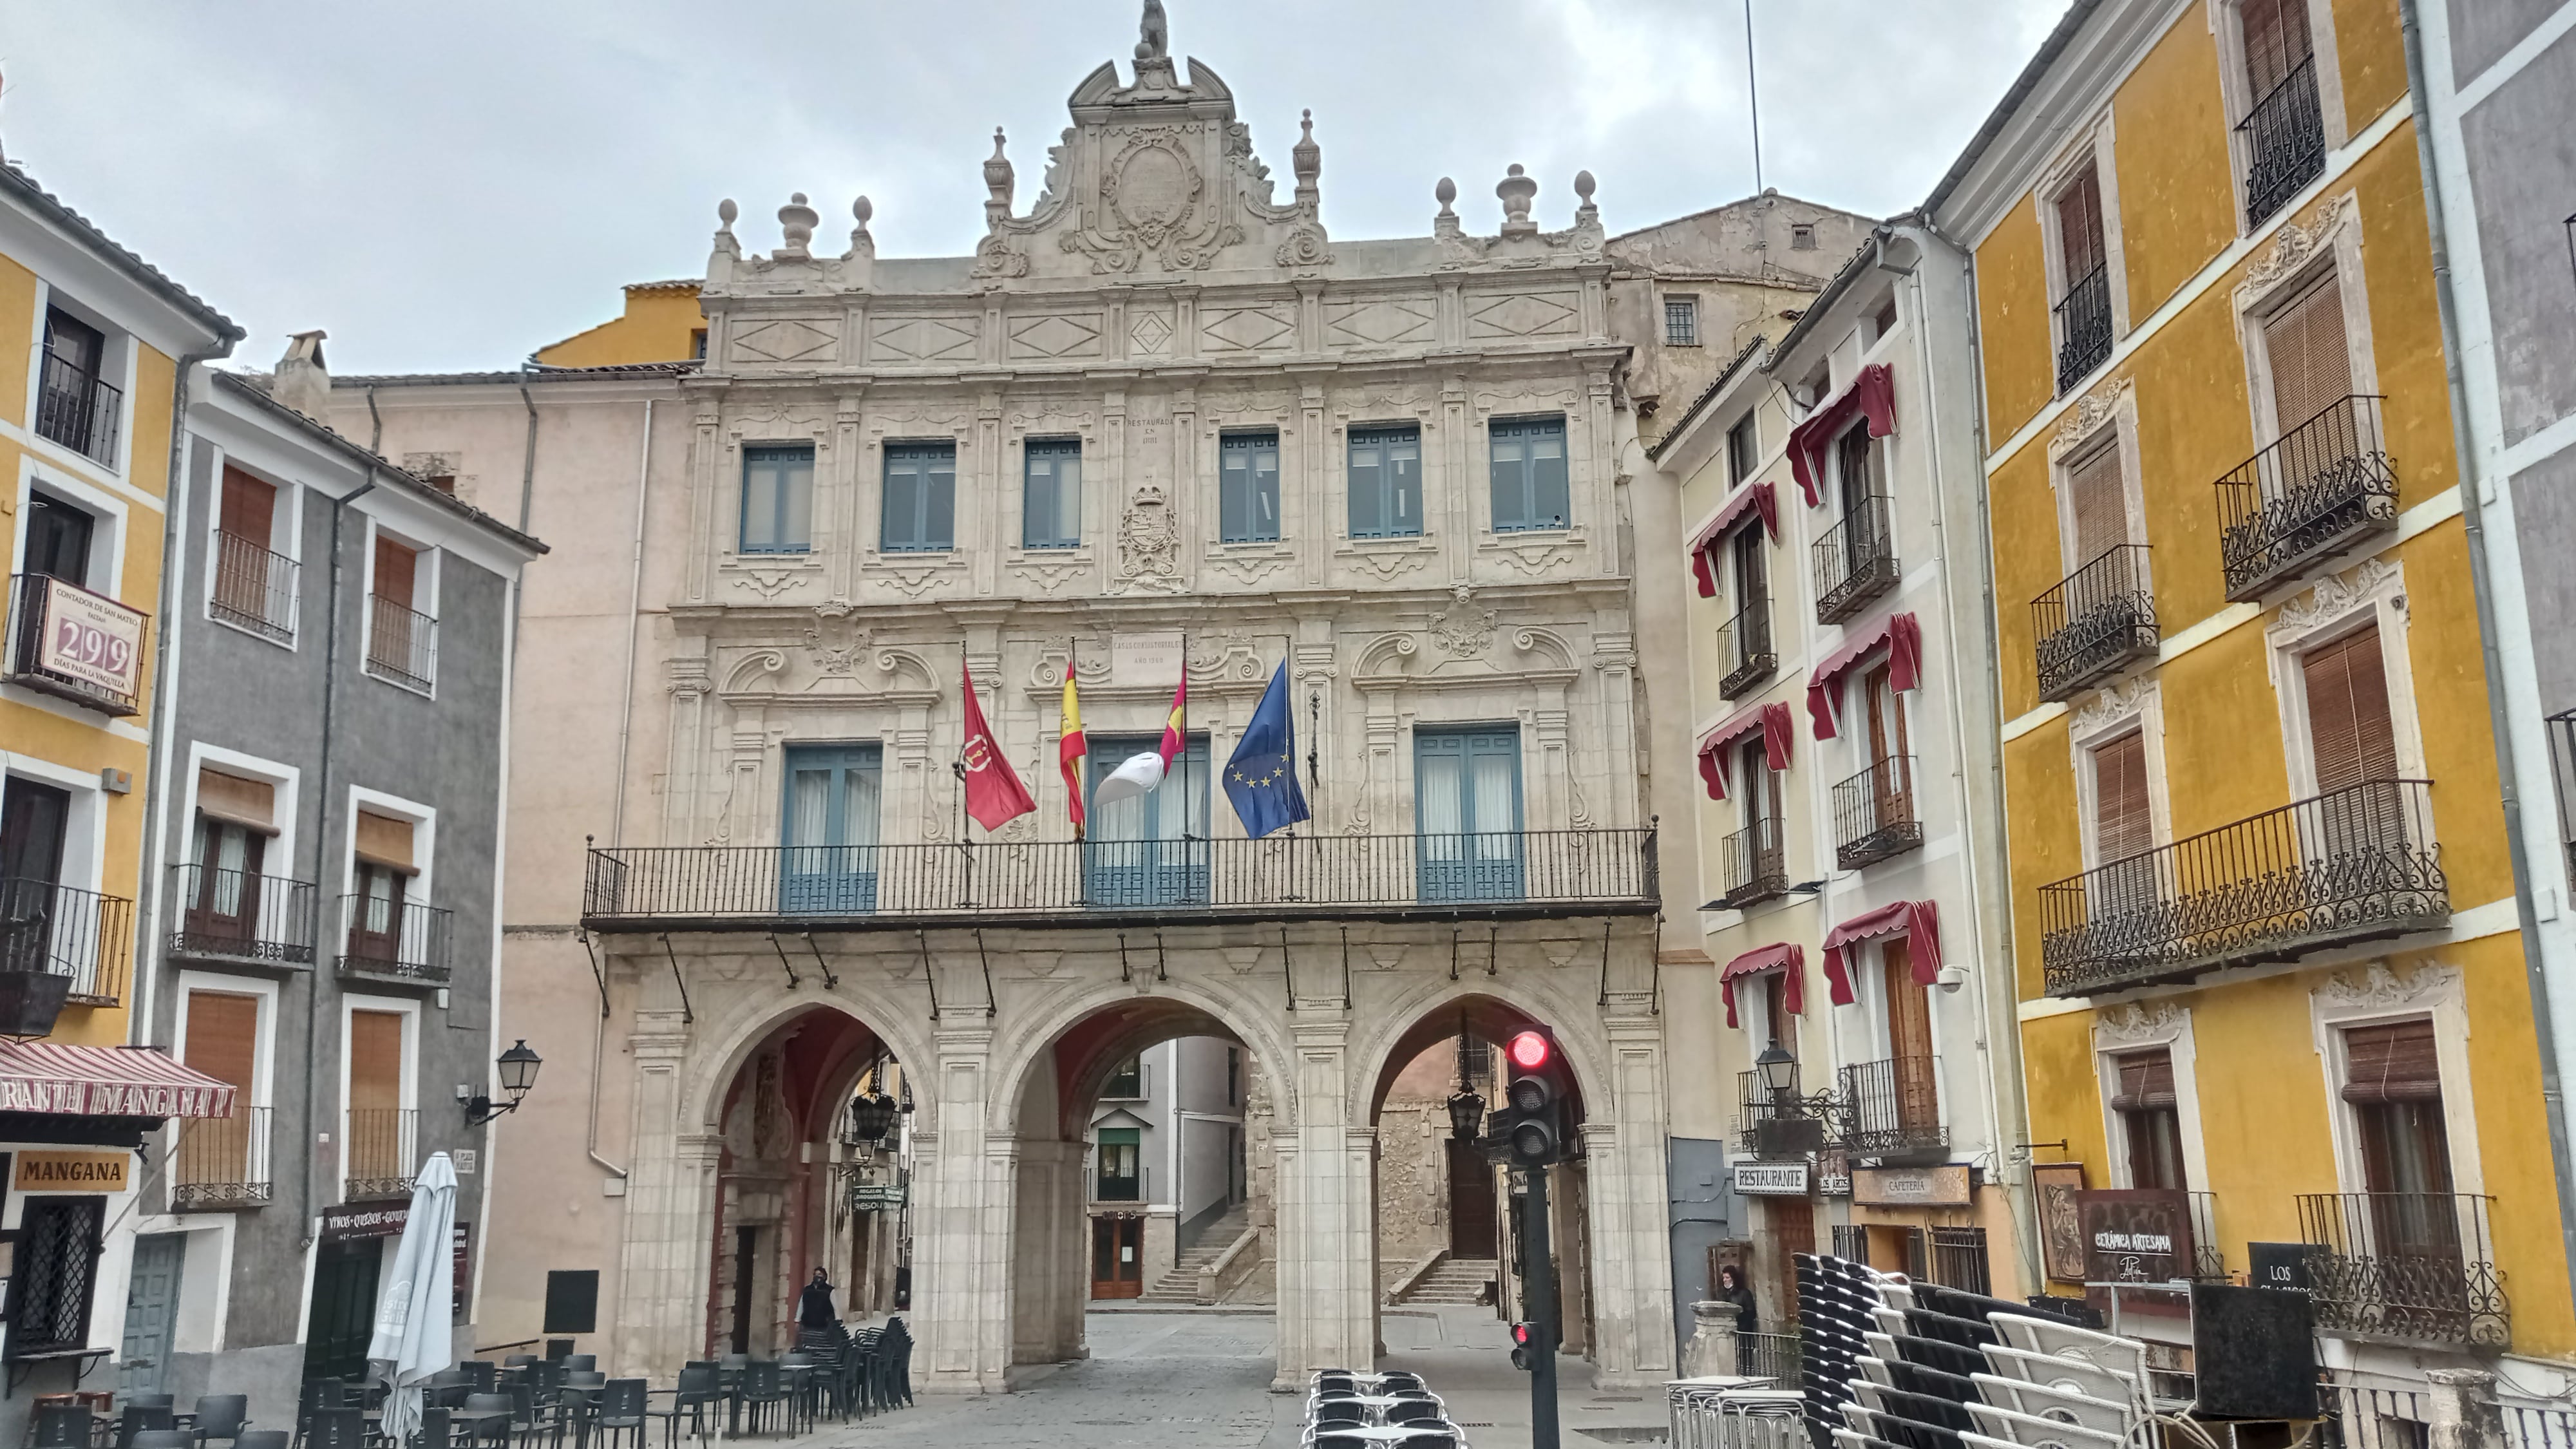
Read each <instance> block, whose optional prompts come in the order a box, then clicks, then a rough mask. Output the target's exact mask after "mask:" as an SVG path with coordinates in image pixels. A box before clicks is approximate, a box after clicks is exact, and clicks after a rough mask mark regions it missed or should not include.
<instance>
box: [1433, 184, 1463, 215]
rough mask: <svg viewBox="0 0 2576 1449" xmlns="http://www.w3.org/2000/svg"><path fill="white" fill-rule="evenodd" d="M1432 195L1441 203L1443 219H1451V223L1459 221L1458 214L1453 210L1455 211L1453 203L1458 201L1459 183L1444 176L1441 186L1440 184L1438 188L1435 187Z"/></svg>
mask: <svg viewBox="0 0 2576 1449" xmlns="http://www.w3.org/2000/svg"><path fill="white" fill-rule="evenodd" d="M1431 194H1432V195H1433V196H1435V197H1437V198H1439V201H1440V215H1441V216H1442V217H1445V218H1447V219H1449V220H1451V221H1455V220H1457V219H1458V213H1457V212H1456V211H1455V210H1453V209H1452V208H1451V203H1453V202H1455V201H1456V200H1457V199H1458V183H1457V182H1455V181H1452V180H1450V179H1449V178H1448V177H1446V176H1443V177H1441V178H1440V184H1439V185H1437V186H1435V187H1433V188H1431Z"/></svg>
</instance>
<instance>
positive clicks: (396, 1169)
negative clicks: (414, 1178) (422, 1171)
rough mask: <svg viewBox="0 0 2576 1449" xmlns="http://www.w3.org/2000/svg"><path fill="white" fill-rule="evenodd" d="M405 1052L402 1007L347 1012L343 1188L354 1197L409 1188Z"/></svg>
mask: <svg viewBox="0 0 2576 1449" xmlns="http://www.w3.org/2000/svg"><path fill="white" fill-rule="evenodd" d="M403 1054H404V1042H403V1017H402V1013H401V1012H398V1011H370V1010H366V1009H363V1008H355V1009H352V1010H351V1011H350V1012H349V1060H348V1063H347V1071H348V1090H347V1101H348V1112H349V1128H348V1156H347V1159H346V1162H347V1174H346V1175H347V1178H348V1186H347V1189H346V1193H347V1196H348V1198H349V1199H350V1200H352V1201H356V1200H359V1199H364V1198H375V1197H389V1196H394V1195H398V1194H401V1193H406V1192H409V1191H410V1190H411V1171H412V1148H413V1145H414V1130H413V1129H414V1121H413V1113H412V1112H411V1111H410V1110H408V1109H406V1108H405V1107H404V1106H403V1083H404V1080H405V1077H404V1062H403Z"/></svg>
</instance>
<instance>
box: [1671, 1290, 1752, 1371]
mask: <svg viewBox="0 0 2576 1449" xmlns="http://www.w3.org/2000/svg"><path fill="white" fill-rule="evenodd" d="M1737 1321H1738V1319H1737V1315H1736V1311H1735V1305H1734V1304H1732V1303H1725V1302H1716V1301H1707V1300H1703V1301H1701V1302H1698V1303H1694V1304H1692V1305H1691V1340H1690V1343H1689V1344H1688V1345H1687V1346H1686V1347H1684V1348H1683V1350H1682V1373H1683V1374H1684V1376H1686V1377H1689V1378H1710V1377H1714V1376H1720V1375H1724V1376H1729V1377H1731V1376H1733V1375H1734V1373H1735V1372H1736V1367H1735V1328H1736V1323H1737Z"/></svg>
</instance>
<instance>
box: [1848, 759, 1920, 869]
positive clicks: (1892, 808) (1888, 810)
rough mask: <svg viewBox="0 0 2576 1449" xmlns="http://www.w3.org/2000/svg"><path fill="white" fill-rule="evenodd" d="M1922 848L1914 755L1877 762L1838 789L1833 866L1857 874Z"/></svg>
mask: <svg viewBox="0 0 2576 1449" xmlns="http://www.w3.org/2000/svg"><path fill="white" fill-rule="evenodd" d="M1922 843H1923V821H1922V817H1921V816H1920V814H1919V813H1918V812H1917V811H1916V810H1915V808H1914V757H1913V756H1912V755H1890V756H1888V757H1887V758H1885V759H1883V760H1877V761H1873V762H1872V763H1871V765H1870V767H1869V768H1868V769H1866V770H1863V771H1861V772H1860V773H1859V774H1857V775H1854V776H1852V777H1851V778H1850V779H1848V780H1844V781H1842V782H1841V783H1839V784H1837V785H1835V786H1834V864H1835V865H1836V866H1837V867H1839V868H1840V869H1843V870H1858V869H1860V868H1861V867H1862V866H1865V865H1869V864H1872V863H1874V862H1877V861H1882V860H1885V859H1887V858H1888V857H1889V856H1892V855H1903V854H1904V853H1905V852H1907V851H1909V850H1912V849H1914V848H1916V847H1917V846H1920V845H1921V844H1922Z"/></svg>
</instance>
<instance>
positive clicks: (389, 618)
mask: <svg viewBox="0 0 2576 1449" xmlns="http://www.w3.org/2000/svg"><path fill="white" fill-rule="evenodd" d="M420 558H421V550H419V549H415V548H412V547H410V546H409V545H406V544H402V543H397V542H395V541H394V540H393V539H391V538H388V537H386V536H385V535H383V534H381V533H380V534H378V535H376V567H375V581H374V583H373V584H372V585H370V586H369V590H368V592H369V595H370V597H369V599H368V603H367V614H368V622H367V669H368V671H369V672H370V673H373V674H376V675H378V676H381V677H384V678H389V679H393V680H396V681H398V682H400V683H404V684H408V685H410V686H412V687H413V688H415V689H422V690H426V689H428V688H429V687H430V679H431V677H432V669H433V667H434V665H435V664H436V661H437V658H438V654H437V650H438V621H437V620H436V619H434V618H432V617H430V614H429V611H427V610H426V609H423V608H422V607H421V604H422V602H424V601H423V600H422V599H421V598H420Z"/></svg>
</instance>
